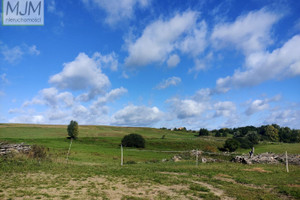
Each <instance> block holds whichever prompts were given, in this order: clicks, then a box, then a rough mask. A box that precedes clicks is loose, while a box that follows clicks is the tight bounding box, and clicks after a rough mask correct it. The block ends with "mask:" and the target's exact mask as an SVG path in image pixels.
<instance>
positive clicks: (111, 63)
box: [93, 52, 118, 71]
mask: <svg viewBox="0 0 300 200" xmlns="http://www.w3.org/2000/svg"><path fill="white" fill-rule="evenodd" d="M93 59H95V60H97V62H99V64H100V66H101V67H102V68H110V69H111V70H112V71H117V70H118V58H117V55H116V54H115V52H112V53H110V54H108V55H102V54H101V53H99V52H96V53H95V54H94V56H93Z"/></svg>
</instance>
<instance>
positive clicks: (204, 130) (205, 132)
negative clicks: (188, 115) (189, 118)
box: [199, 128, 209, 136]
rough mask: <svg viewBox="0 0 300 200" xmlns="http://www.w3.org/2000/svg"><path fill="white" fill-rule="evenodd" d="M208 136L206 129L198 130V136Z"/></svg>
mask: <svg viewBox="0 0 300 200" xmlns="http://www.w3.org/2000/svg"><path fill="white" fill-rule="evenodd" d="M208 135H209V131H208V130H207V129H206V128H201V129H200V130H199V136H208Z"/></svg>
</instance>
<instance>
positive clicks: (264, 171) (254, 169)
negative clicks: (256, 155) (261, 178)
mask: <svg viewBox="0 0 300 200" xmlns="http://www.w3.org/2000/svg"><path fill="white" fill-rule="evenodd" d="M243 170H244V171H248V172H261V173H270V171H267V170H264V169H263V168H260V167H255V168H251V169H243Z"/></svg>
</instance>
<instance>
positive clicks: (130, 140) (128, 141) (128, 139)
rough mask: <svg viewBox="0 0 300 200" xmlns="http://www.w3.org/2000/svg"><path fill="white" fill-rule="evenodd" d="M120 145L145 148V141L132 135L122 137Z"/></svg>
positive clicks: (139, 136)
mask: <svg viewBox="0 0 300 200" xmlns="http://www.w3.org/2000/svg"><path fill="white" fill-rule="evenodd" d="M122 145H123V146H124V147H137V148H145V139H144V138H143V137H142V136H141V135H139V134H134V133H132V134H129V135H125V136H124V138H123V139H122Z"/></svg>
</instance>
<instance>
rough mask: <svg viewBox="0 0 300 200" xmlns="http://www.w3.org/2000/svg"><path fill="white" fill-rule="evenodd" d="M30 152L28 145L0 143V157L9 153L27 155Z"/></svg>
mask: <svg viewBox="0 0 300 200" xmlns="http://www.w3.org/2000/svg"><path fill="white" fill-rule="evenodd" d="M30 150H31V146H30V145H26V144H24V143H21V144H6V143H0V156H3V155H7V154H10V153H28V152H29V151H30Z"/></svg>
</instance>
